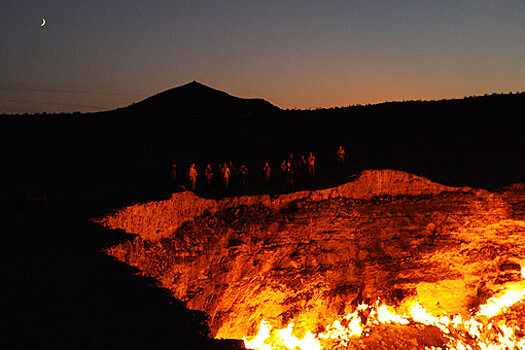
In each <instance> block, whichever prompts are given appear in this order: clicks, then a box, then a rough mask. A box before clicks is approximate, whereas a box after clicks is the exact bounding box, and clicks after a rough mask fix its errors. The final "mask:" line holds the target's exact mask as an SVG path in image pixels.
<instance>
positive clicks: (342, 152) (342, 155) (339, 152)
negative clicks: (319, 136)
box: [337, 146, 345, 165]
mask: <svg viewBox="0 0 525 350" xmlns="http://www.w3.org/2000/svg"><path fill="white" fill-rule="evenodd" d="M337 162H338V163H339V165H344V164H345V150H344V149H343V146H339V149H338V150H337Z"/></svg>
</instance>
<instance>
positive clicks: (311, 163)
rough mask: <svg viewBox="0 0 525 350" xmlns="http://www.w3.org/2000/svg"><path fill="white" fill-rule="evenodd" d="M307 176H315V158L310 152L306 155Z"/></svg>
mask: <svg viewBox="0 0 525 350" xmlns="http://www.w3.org/2000/svg"><path fill="white" fill-rule="evenodd" d="M308 175H310V177H313V176H315V156H314V155H313V153H312V152H310V154H309V155H308Z"/></svg>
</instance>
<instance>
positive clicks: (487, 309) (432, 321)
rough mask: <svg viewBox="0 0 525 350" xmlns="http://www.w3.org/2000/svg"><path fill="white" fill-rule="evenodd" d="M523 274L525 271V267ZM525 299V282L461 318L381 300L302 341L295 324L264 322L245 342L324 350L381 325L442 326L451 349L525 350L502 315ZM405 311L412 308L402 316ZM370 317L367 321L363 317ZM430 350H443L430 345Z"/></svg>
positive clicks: (269, 348)
mask: <svg viewBox="0 0 525 350" xmlns="http://www.w3.org/2000/svg"><path fill="white" fill-rule="evenodd" d="M521 272H522V275H523V274H524V272H525V269H523V268H522V269H521ZM524 278H525V276H524ZM523 301H525V281H520V282H517V283H512V284H509V285H507V286H506V287H505V288H502V289H501V290H500V291H499V292H498V293H496V294H495V295H494V296H493V297H492V298H490V299H489V300H488V301H487V302H486V303H485V304H483V305H481V306H480V307H479V311H477V312H476V313H474V314H472V315H471V317H470V318H469V319H464V318H463V317H462V316H461V315H446V314H444V315H442V316H440V317H437V316H434V315H432V314H430V313H429V312H427V310H426V309H425V308H424V307H423V306H422V305H421V304H420V303H419V302H418V301H414V300H409V301H407V302H406V303H404V304H403V305H400V306H399V307H398V308H397V309H396V308H394V307H391V306H388V305H386V304H384V303H380V302H379V301H378V302H376V303H375V305H372V306H370V305H365V304H362V305H359V306H358V307H357V308H356V310H355V311H354V312H353V313H350V314H348V315H346V316H345V317H343V318H342V319H341V320H336V321H335V322H333V324H331V325H328V326H327V327H326V328H325V330H324V331H323V332H319V333H317V334H313V333H312V332H311V331H307V332H306V335H305V336H304V337H302V338H298V337H297V336H296V335H294V324H293V323H290V324H289V325H288V326H287V327H286V328H283V329H281V330H278V329H276V328H273V327H271V326H270V324H269V323H267V322H266V321H262V322H261V324H260V329H259V332H258V334H257V335H256V336H255V337H253V338H251V340H248V338H245V339H244V343H245V346H246V348H248V349H259V350H276V349H290V350H293V349H301V350H307V349H308V350H321V349H327V348H332V347H334V346H343V347H347V346H348V345H349V343H350V342H351V341H352V339H358V338H359V337H362V336H366V335H367V334H368V333H369V332H370V331H371V330H372V329H373V327H374V326H378V325H380V324H388V323H392V324H403V325H408V324H422V325H427V326H434V327H437V328H439V329H440V330H441V331H442V333H443V335H444V337H445V338H446V339H447V341H448V343H447V344H446V348H447V349H457V350H467V349H469V350H475V349H481V350H503V349H525V336H523V333H522V330H520V329H519V326H517V325H515V324H514V325H511V324H506V322H505V318H502V317H500V316H501V315H504V314H505V312H507V311H508V309H509V308H510V307H512V306H513V305H515V304H517V303H520V302H523ZM400 310H408V311H407V312H406V313H401V312H400ZM364 313H366V317H361V316H362V315H363V314H364ZM427 349H437V348H433V347H427Z"/></svg>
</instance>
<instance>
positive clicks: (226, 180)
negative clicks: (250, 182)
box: [222, 163, 230, 191]
mask: <svg viewBox="0 0 525 350" xmlns="http://www.w3.org/2000/svg"><path fill="white" fill-rule="evenodd" d="M222 181H223V182H222V183H223V186H224V190H225V191H227V190H228V186H229V184H230V168H228V164H226V163H224V166H223V167H222Z"/></svg>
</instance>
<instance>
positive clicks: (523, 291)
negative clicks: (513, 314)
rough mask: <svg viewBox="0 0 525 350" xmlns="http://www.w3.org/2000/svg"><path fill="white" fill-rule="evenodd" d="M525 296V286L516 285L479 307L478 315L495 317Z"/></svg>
mask: <svg viewBox="0 0 525 350" xmlns="http://www.w3.org/2000/svg"><path fill="white" fill-rule="evenodd" d="M524 297H525V288H523V286H521V285H514V286H512V287H510V288H509V289H507V290H505V291H503V292H502V293H501V295H499V296H496V297H492V298H490V299H489V300H488V301H487V303H486V304H485V305H482V306H481V307H480V308H479V312H478V315H483V316H487V317H489V318H490V317H494V316H496V315H499V314H500V313H501V312H504V310H505V309H507V308H508V307H509V306H512V305H514V304H515V303H517V302H518V301H520V300H521V299H523V298H524Z"/></svg>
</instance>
